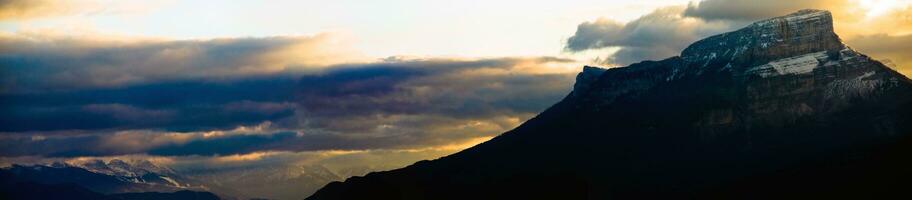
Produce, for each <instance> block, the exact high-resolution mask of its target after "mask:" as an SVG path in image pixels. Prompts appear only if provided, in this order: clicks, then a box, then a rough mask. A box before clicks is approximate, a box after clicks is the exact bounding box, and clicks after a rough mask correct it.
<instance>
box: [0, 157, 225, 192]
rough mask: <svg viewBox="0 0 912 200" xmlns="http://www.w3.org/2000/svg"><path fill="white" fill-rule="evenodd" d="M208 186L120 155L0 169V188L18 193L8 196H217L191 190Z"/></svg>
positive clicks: (145, 162) (165, 169)
mask: <svg viewBox="0 0 912 200" xmlns="http://www.w3.org/2000/svg"><path fill="white" fill-rule="evenodd" d="M164 174H168V175H164ZM178 181H180V182H178ZM206 189H207V187H205V186H203V185H201V184H199V182H197V181H191V180H190V179H187V178H183V177H182V176H180V175H177V174H176V173H174V172H173V170H170V169H168V168H164V167H158V166H155V165H153V164H152V163H149V162H148V161H138V162H137V163H136V165H133V164H129V163H127V162H124V161H121V160H117V159H114V160H111V161H109V162H108V163H104V162H102V161H98V160H93V161H88V162H84V163H78V165H72V164H67V163H60V162H58V163H53V164H51V165H32V166H23V165H13V166H10V167H7V168H3V169H0V190H4V191H8V192H5V194H8V195H12V196H11V197H17V198H8V199H108V198H113V199H143V197H153V198H156V199H185V198H183V197H185V196H186V197H191V196H187V195H188V194H191V193H192V195H195V196H192V197H193V198H191V199H195V198H197V197H199V199H208V197H207V198H203V197H205V196H208V195H212V196H214V194H212V193H209V192H191V191H188V190H206ZM179 191H186V192H179ZM172 192H177V193H172ZM19 197H22V198H19ZM56 197H66V198H56ZM101 197H104V198H101ZM158 197H162V198H158ZM170 197H174V198H170ZM178 197H180V198H178ZM4 199H7V198H4ZM216 199H217V198H216Z"/></svg>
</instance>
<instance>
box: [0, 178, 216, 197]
mask: <svg viewBox="0 0 912 200" xmlns="http://www.w3.org/2000/svg"><path fill="white" fill-rule="evenodd" d="M0 199H87V200H151V199H169V200H218V199H219V198H218V196H215V195H214V194H212V193H209V192H196V191H188V190H181V191H177V192H173V193H160V192H144V193H121V194H111V195H104V194H101V193H97V192H93V191H91V190H88V189H86V188H83V187H81V186H79V185H77V184H73V183H63V184H39V183H32V182H14V183H13V182H2V183H0Z"/></svg>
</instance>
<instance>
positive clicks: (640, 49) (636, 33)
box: [565, 7, 744, 65]
mask: <svg viewBox="0 0 912 200" xmlns="http://www.w3.org/2000/svg"><path fill="white" fill-rule="evenodd" d="M682 11H683V8H682V7H666V8H661V9H657V10H655V11H653V12H652V13H649V14H647V15H644V16H641V17H640V18H638V19H635V20H633V21H630V22H627V23H620V22H617V21H614V20H610V19H604V18H602V19H598V20H596V21H594V22H584V23H582V24H580V25H579V26H578V27H577V30H576V33H575V34H574V35H573V36H572V37H570V38H569V39H568V40H567V43H566V47H565V48H566V50H568V51H573V52H577V51H584V50H590V49H601V48H607V47H617V48H619V50H618V51H617V52H616V53H614V54H612V55H610V57H608V60H606V62H605V64H620V65H626V64H630V63H633V62H638V61H642V60H657V59H663V58H667V57H671V56H675V55H677V54H678V53H679V52H680V51H681V50H682V49H683V48H684V47H686V46H687V45H688V44H690V43H692V42H694V41H696V40H698V39H701V38H704V37H706V36H710V35H713V34H718V33H722V32H725V31H728V30H732V29H734V28H736V27H738V26H742V25H744V23H734V22H728V21H704V20H700V19H695V18H688V17H685V16H682V14H681V13H682Z"/></svg>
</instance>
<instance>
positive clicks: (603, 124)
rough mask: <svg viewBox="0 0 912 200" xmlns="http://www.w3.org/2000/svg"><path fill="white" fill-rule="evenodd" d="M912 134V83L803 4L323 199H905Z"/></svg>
mask: <svg viewBox="0 0 912 200" xmlns="http://www.w3.org/2000/svg"><path fill="white" fill-rule="evenodd" d="M910 135H912V81H910V80H909V79H908V78H906V77H904V76H902V75H901V74H898V73H896V72H895V71H893V70H891V69H890V68H888V67H886V66H884V65H883V64H882V63H880V62H878V61H876V60H873V59H871V58H869V57H867V56H865V55H863V54H861V53H858V52H855V51H854V50H852V49H851V48H849V47H847V46H845V45H844V44H843V43H842V42H841V41H840V39H839V37H838V36H837V35H836V34H835V33H834V32H833V25H832V16H831V14H830V13H829V12H827V11H821V10H802V11H799V12H796V13H793V14H790V15H787V16H782V17H777V18H772V19H768V20H763V21H759V22H756V23H754V24H751V25H749V26H748V27H745V28H743V29H740V30H737V31H733V32H729V33H725V34H720V35H716V36H712V37H709V38H706V39H703V40H701V41H698V42H696V43H694V44H692V45H690V46H689V47H688V48H686V49H685V50H684V51H683V52H682V53H681V56H677V57H672V58H668V59H665V60H661V61H644V62H641V63H636V64H633V65H630V66H627V67H622V68H613V69H599V68H593V67H585V68H584V70H583V72H582V73H580V75H579V76H578V77H577V83H576V85H575V86H574V90H573V92H571V94H570V95H568V96H567V97H566V98H565V99H563V100H562V101H561V102H558V103H557V104H555V105H554V106H552V107H551V108H549V109H548V110H546V111H544V112H543V113H541V114H540V115H538V116H537V117H535V118H533V119H531V120H529V121H527V122H526V123H524V124H522V125H521V126H519V127H517V128H516V129H514V130H511V131H509V132H506V133H504V134H502V135H500V136H498V137H496V138H494V139H492V140H490V141H488V142H485V143H482V144H480V145H477V146H475V147H472V148H470V149H467V150H464V151H462V152H459V153H456V154H453V155H450V156H447V157H443V158H440V159H437V160H434V161H422V162H418V163H415V164H414V165H411V166H408V167H406V168H402V169H397V170H392V171H386V172H378V173H371V174H368V175H366V176H364V177H353V178H349V179H348V180H346V181H345V182H334V183H331V184H329V185H327V186H325V187H324V188H323V189H321V190H319V191H318V192H317V193H315V194H314V195H313V196H311V197H309V198H308V199H610V198H636V199H644V198H645V199H650V198H662V197H666V198H667V197H674V198H733V197H737V198H752V197H753V198H761V199H762V198H790V197H794V198H798V197H806V196H812V197H816V196H832V197H837V198H838V197H841V198H847V197H852V196H851V195H863V196H865V197H872V195H874V196H876V195H903V194H904V193H903V191H902V190H901V189H900V190H898V189H897V188H898V187H897V186H896V185H891V184H895V183H901V180H908V179H909V178H912V173H909V172H910V170H908V169H912V164H910V163H909V162H907V161H906V160H907V159H905V158H903V156H902V155H906V153H912V151H910V149H909V148H906V145H905V144H910V143H912V137H910ZM837 177H838V178H837ZM836 189H838V190H836ZM761 194H762V195H761ZM905 195H909V194H905Z"/></svg>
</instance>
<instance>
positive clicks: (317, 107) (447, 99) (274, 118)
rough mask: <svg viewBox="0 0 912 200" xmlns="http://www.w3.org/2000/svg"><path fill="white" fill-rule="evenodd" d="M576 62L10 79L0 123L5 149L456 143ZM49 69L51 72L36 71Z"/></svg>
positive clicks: (72, 151)
mask: <svg viewBox="0 0 912 200" xmlns="http://www.w3.org/2000/svg"><path fill="white" fill-rule="evenodd" d="M259 42H260V41H256V42H255V43H257V44H259ZM208 43H209V42H207V44H208ZM228 43H231V44H234V43H235V42H234V41H233V40H232V41H229V42H228ZM92 44H94V43H92ZM166 44H171V43H166ZM151 45H153V46H158V45H161V43H158V42H156V43H151ZM197 45H202V44H197ZM235 45H236V44H235ZM62 46H64V47H67V46H68V45H62ZM232 46H233V45H232ZM241 46H244V45H241ZM132 48H134V49H159V48H151V47H139V45H137V46H135V47H132ZM209 49H235V48H209ZM213 51H214V50H213ZM227 52H247V51H227ZM303 53H306V52H303ZM209 54H211V55H223V54H226V53H209ZM228 54H230V53H228ZM141 55H148V54H141ZM234 56H238V55H234ZM240 56H243V55H240ZM59 57H62V58H67V59H71V58H72V57H73V56H71V55H66V54H47V55H44V56H37V55H36V54H29V56H18V57H17V58H16V59H10V58H8V59H7V61H10V60H34V61H36V62H37V61H44V60H59V59H61V58H59ZM216 57H218V56H216ZM228 57H230V56H228ZM80 58H83V59H92V60H94V59H95V58H96V57H80ZM135 60H136V62H139V63H138V64H136V65H138V66H139V67H138V70H130V71H126V72H125V73H134V74H143V73H141V71H142V70H145V69H146V68H149V67H151V65H143V62H146V61H147V59H135ZM72 62H73V63H79V62H85V61H82V60H77V59H73V61H72ZM573 62H574V61H573V60H567V59H561V58H554V57H529V58H488V59H460V58H430V59H422V58H417V59H405V58H397V59H385V60H383V61H377V62H373V63H363V64H340V65H328V66H325V67H323V68H321V70H318V71H311V72H306V73H299V72H295V71H288V70H284V71H279V72H275V73H272V74H257V73H253V74H238V75H236V77H232V78H229V79H220V80H216V81H211V80H206V78H199V80H197V79H191V78H187V79H178V80H174V79H154V78H152V79H147V81H142V82H135V83H129V84H126V83H124V84H120V85H118V86H116V87H107V86H96V87H84V88H72V89H58V90H38V89H30V90H23V89H21V87H32V86H21V85H13V86H14V87H12V89H11V91H17V92H10V93H4V94H0V109H2V110H4V113H6V114H5V115H2V116H0V132H6V133H5V134H6V135H8V136H6V137H2V138H0V142H2V143H4V144H7V145H4V146H5V147H6V148H5V149H2V151H0V153H2V155H0V156H30V155H42V156H66V157H73V156H77V157H78V156H116V155H130V154H149V155H164V156H187V155H205V156H211V155H231V154H246V153H251V152H261V151H290V152H300V151H323V150H370V149H413V148H425V147H434V146H445V145H452V144H453V143H454V142H455V143H458V142H463V141H467V140H471V139H473V138H479V137H490V136H492V135H495V134H499V133H501V132H503V131H506V130H509V129H511V128H513V127H514V126H516V125H518V124H519V123H520V122H521V121H522V120H525V119H527V118H529V117H531V116H533V115H534V114H535V113H538V112H540V111H541V110H543V109H544V108H546V107H547V106H550V105H551V104H552V103H554V102H557V101H558V100H559V99H560V98H562V97H563V96H564V95H566V93H567V92H568V90H569V89H570V88H571V85H572V81H573V77H574V75H575V73H576V72H577V70H578V68H577V67H575V63H573ZM228 63H231V62H228ZM266 63H268V62H266ZM126 64H134V63H132V62H126ZM153 68H154V67H153ZM202 70H207V69H206V68H203V69H202ZM44 71H51V72H52V73H38V72H44ZM55 71H60V70H58V69H56V68H46V69H44V70H35V69H32V70H31V71H30V72H34V73H25V72H23V71H15V70H13V71H11V73H12V74H10V75H9V76H13V77H20V78H22V77H25V79H24V80H32V81H33V82H39V81H38V80H51V79H53V77H55V76H56V75H55V74H57V72H55ZM137 71H139V72H137ZM21 74H29V75H31V76H22V75H21ZM90 77H91V76H90ZM18 91H37V92H18ZM263 124H268V125H266V126H264V125H263ZM251 127H259V128H251ZM34 138H40V139H34ZM32 147H37V148H32Z"/></svg>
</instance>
